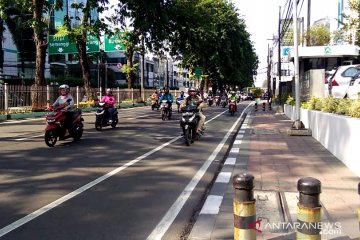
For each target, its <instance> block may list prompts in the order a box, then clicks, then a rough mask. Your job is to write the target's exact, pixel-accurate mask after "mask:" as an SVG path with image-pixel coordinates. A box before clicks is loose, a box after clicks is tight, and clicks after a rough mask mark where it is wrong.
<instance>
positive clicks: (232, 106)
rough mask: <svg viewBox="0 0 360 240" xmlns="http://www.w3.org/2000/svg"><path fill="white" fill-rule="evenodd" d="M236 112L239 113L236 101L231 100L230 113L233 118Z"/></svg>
mask: <svg viewBox="0 0 360 240" xmlns="http://www.w3.org/2000/svg"><path fill="white" fill-rule="evenodd" d="M236 111H237V106H236V102H235V100H230V101H229V112H230V114H231V116H233V115H234V114H235V112H236Z"/></svg>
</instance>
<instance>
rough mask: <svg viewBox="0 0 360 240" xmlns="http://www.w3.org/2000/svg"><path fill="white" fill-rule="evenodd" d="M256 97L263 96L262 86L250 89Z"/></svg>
mask: <svg viewBox="0 0 360 240" xmlns="http://www.w3.org/2000/svg"><path fill="white" fill-rule="evenodd" d="M250 91H251V92H252V93H253V94H254V96H255V97H256V98H259V97H261V94H262V93H263V90H262V89H261V88H253V89H251V90H250Z"/></svg>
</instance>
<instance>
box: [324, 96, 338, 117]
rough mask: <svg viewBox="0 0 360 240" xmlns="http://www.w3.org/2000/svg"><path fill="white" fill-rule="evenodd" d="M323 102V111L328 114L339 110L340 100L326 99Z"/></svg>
mask: <svg viewBox="0 0 360 240" xmlns="http://www.w3.org/2000/svg"><path fill="white" fill-rule="evenodd" d="M321 102H322V104H321V105H322V108H321V111H323V112H328V113H334V112H336V109H337V108H338V105H339V99H337V98H332V97H327V98H324V99H322V100H321Z"/></svg>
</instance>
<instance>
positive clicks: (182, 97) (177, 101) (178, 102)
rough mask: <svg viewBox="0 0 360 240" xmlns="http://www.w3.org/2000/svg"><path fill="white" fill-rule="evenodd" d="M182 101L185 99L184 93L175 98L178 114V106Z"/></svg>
mask: <svg viewBox="0 0 360 240" xmlns="http://www.w3.org/2000/svg"><path fill="white" fill-rule="evenodd" d="M184 99H185V93H184V91H181V92H180V95H179V96H178V97H177V98H176V105H178V112H180V105H181V102H182V101H183V100H184Z"/></svg>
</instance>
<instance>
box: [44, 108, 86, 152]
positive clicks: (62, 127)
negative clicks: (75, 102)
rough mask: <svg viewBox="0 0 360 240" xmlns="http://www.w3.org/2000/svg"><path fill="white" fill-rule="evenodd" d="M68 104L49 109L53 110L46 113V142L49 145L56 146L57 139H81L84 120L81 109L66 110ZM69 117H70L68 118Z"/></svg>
mask: <svg viewBox="0 0 360 240" xmlns="http://www.w3.org/2000/svg"><path fill="white" fill-rule="evenodd" d="M65 106H66V105H65V104H64V105H61V106H60V107H57V108H55V109H54V108H53V107H50V109H49V110H51V111H52V112H50V113H48V114H46V116H45V118H46V123H47V125H46V128H45V143H46V145H48V146H49V147H54V146H55V144H56V142H57V140H58V139H59V140H65V139H67V138H71V137H72V138H73V139H74V140H75V141H76V140H79V139H80V138H81V136H82V134H83V128H84V125H83V123H82V122H83V121H84V119H83V118H82V113H81V110H80V109H77V110H76V111H74V112H69V111H64V110H63V109H64V107H65ZM67 118H68V119H67Z"/></svg>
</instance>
